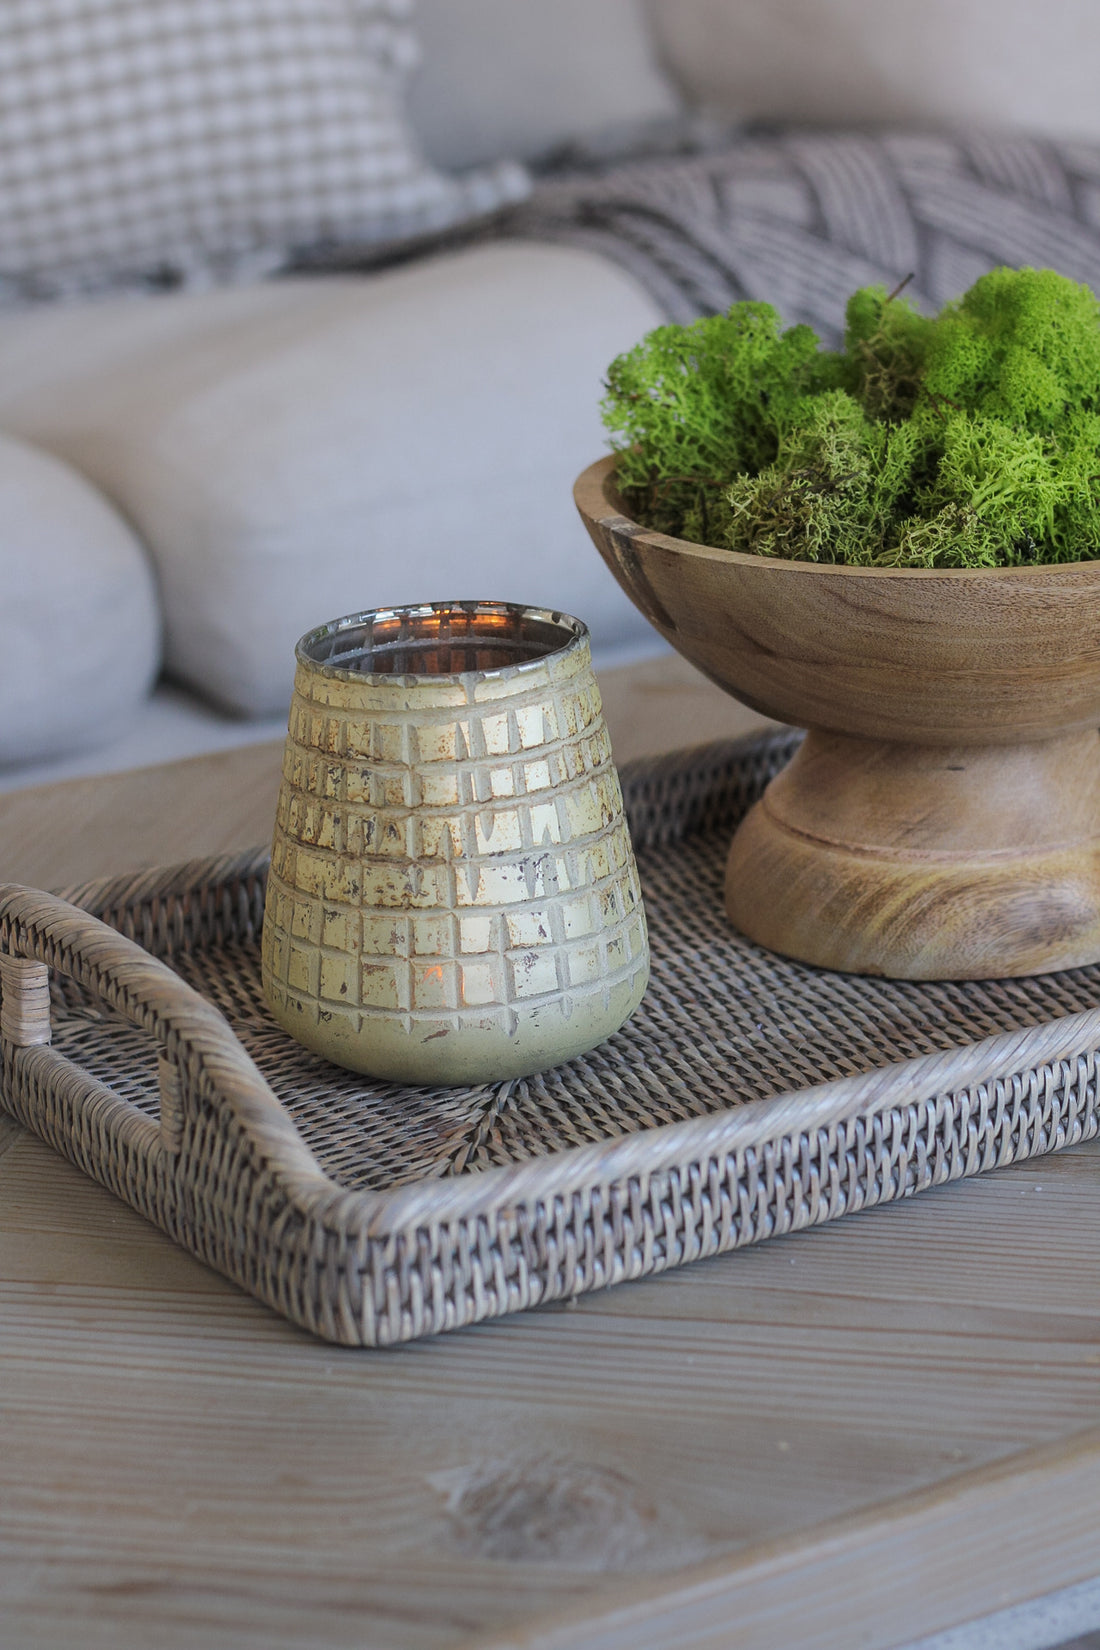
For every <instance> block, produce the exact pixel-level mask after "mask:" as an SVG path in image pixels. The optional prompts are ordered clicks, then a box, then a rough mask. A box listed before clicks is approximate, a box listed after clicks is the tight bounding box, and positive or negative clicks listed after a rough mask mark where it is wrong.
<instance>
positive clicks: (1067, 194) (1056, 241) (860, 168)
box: [502, 132, 1100, 346]
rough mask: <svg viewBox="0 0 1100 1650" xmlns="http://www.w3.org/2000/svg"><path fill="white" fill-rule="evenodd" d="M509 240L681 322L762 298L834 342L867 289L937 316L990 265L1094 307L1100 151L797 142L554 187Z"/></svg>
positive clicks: (517, 221)
mask: <svg viewBox="0 0 1100 1650" xmlns="http://www.w3.org/2000/svg"><path fill="white" fill-rule="evenodd" d="M502 227H503V232H504V233H506V234H508V235H519V236H523V237H524V238H533V239H536V240H548V239H549V240H554V241H564V242H567V243H569V244H570V245H572V246H583V247H590V248H592V249H593V250H594V251H596V252H600V253H602V254H603V255H604V256H605V257H608V258H611V259H613V260H614V261H615V262H617V263H619V264H621V265H623V267H624V268H626V269H627V270H629V271H630V273H631V274H632V275H634V276H635V277H636V279H637V280H638V281H639V282H640V283H641V284H642V285H643V286H644V287H646V288H647V289H648V290H649V292H651V293H652V295H653V297H654V298H655V299H656V300H657V302H658V303H659V304H660V305H661V307H662V309H663V310H664V311H665V313H666V314H667V315H668V317H669V319H670V320H675V321H688V320H691V319H693V318H694V317H695V316H698V315H705V314H715V313H717V312H719V311H722V310H725V309H727V308H728V307H729V305H730V304H731V303H734V302H735V301H736V300H738V299H741V298H764V299H767V300H768V301H769V302H771V303H773V304H775V306H776V308H777V309H778V310H779V311H780V313H781V314H782V316H783V318H784V320H785V321H786V322H787V323H788V324H791V323H794V322H796V321H806V322H808V323H809V324H810V326H812V327H813V328H814V330H815V331H816V332H817V333H818V335H819V336H820V337H821V338H822V339H823V340H824V341H825V342H826V343H828V344H829V345H832V346H835V345H836V344H837V343H838V342H839V337H840V332H841V329H842V327H843V317H844V304H845V300H846V299H847V298H848V296H849V294H850V293H851V292H853V291H854V290H855V288H856V287H861V286H868V285H871V284H873V283H878V284H881V285H884V286H886V287H887V288H888V289H891V288H893V287H895V286H897V284H898V283H899V281H901V280H903V279H904V278H905V277H906V276H907V275H912V277H913V279H912V280H911V282H910V283H909V286H908V289H907V291H908V293H909V294H910V295H911V297H912V298H913V299H914V300H915V302H916V303H917V305H918V307H920V308H921V309H924V310H926V311H932V310H935V309H938V308H939V307H940V305H941V304H943V303H944V302H945V301H946V300H947V299H949V298H955V297H958V296H959V294H960V293H962V292H964V291H965V290H966V288H967V287H968V286H970V284H971V283H972V282H973V281H974V280H975V279H976V278H977V277H978V276H979V275H981V274H983V273H984V272H985V271H986V270H988V269H991V268H992V267H993V266H994V265H996V264H1011V265H1015V266H1021V265H1031V266H1032V267H1035V268H1040V269H1042V268H1049V269H1057V270H1059V271H1060V272H1061V273H1062V274H1063V275H1068V276H1070V277H1071V278H1072V279H1073V280H1075V281H1084V282H1086V283H1087V284H1088V285H1089V286H1090V287H1092V288H1093V290H1094V291H1096V292H1098V293H1100V147H1094V146H1092V145H1089V144H1083V143H1058V144H1054V143H1045V142H1038V141H1035V140H1032V139H1029V138H1021V137H1018V136H1004V135H993V134H989V135H975V134H970V133H968V134H966V135H964V136H961V137H954V138H953V137H944V136H923V135H922V136H915V135H913V134H912V133H889V132H887V133H878V134H875V135H869V134H827V135H822V134H820V133H806V132H788V133H781V134H778V135H775V136H768V137H745V138H741V139H740V140H737V141H735V142H734V143H732V144H731V146H730V147H729V148H727V149H724V150H722V151H721V152H719V153H714V154H705V155H693V156H688V157H686V158H678V159H672V160H649V161H638V162H634V163H632V164H629V165H626V166H618V167H616V168H614V169H610V170H605V171H601V172H593V173H579V174H574V175H572V176H568V177H557V178H552V179H547V180H544V181H543V182H542V183H541V184H540V185H539V186H538V187H537V188H536V190H535V192H534V194H533V195H532V196H531V198H530V200H529V201H528V202H527V203H526V204H525V205H524V206H522V207H520V208H519V209H517V210H516V211H514V212H512V213H511V214H509V217H508V219H507V220H506V222H505V224H504V225H503V226H502Z"/></svg>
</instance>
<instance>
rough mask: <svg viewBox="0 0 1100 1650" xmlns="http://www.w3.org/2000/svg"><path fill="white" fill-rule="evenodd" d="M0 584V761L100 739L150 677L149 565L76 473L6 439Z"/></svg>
mask: <svg viewBox="0 0 1100 1650" xmlns="http://www.w3.org/2000/svg"><path fill="white" fill-rule="evenodd" d="M0 588H2V589H3V592H4V599H3V601H2V602H0V706H2V707H3V716H2V717H0V763H8V762H33V761H46V760H47V759H48V758H50V757H55V756H63V755H66V754H67V753H68V752H70V751H75V750H80V749H86V748H87V747H89V746H92V745H99V744H105V743H106V742H107V741H108V740H110V739H111V738H112V737H114V735H116V734H117V733H118V731H119V729H120V728H121V726H122V725H123V724H124V722H125V721H126V720H127V719H128V718H129V717H130V716H132V715H133V714H134V712H135V711H136V710H137V708H138V706H139V705H140V704H141V702H142V700H143V699H144V698H145V695H146V694H147V693H148V691H149V689H150V687H151V685H152V679H153V677H154V675H155V674H156V669H157V664H158V660H159V651H160V648H159V643H160V625H159V620H158V616H157V605H156V591H155V589H154V583H153V576H152V572H151V570H150V567H149V564H148V561H147V559H146V557H145V554H144V552H143V550H142V548H141V545H140V544H139V543H138V541H137V539H136V538H135V537H134V535H133V533H132V531H131V530H130V528H129V527H127V525H126V523H125V522H124V521H123V520H122V519H121V518H120V516H119V515H118V514H117V512H116V511H115V510H113V509H112V508H111V506H110V505H109V504H108V503H107V501H106V500H105V499H104V498H102V497H101V496H100V495H99V494H98V493H97V492H96V490H95V489H94V488H93V487H91V486H89V484H88V482H87V481H85V480H84V478H83V477H82V476H79V475H77V474H76V472H75V471H73V470H71V469H70V468H69V466H68V465H67V464H63V463H61V462H60V460H58V459H56V458H53V457H51V455H50V454H49V453H44V452H39V451H38V450H36V449H35V448H34V447H31V446H28V445H27V444H26V443H25V442H22V441H16V440H13V439H12V438H11V437H0Z"/></svg>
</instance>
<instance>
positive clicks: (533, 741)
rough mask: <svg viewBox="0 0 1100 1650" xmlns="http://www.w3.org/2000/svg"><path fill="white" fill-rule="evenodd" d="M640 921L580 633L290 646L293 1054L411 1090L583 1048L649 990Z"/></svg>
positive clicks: (344, 629)
mask: <svg viewBox="0 0 1100 1650" xmlns="http://www.w3.org/2000/svg"><path fill="white" fill-rule="evenodd" d="M648 975H649V951H648V945H647V941H646V929H645V917H644V914H643V911H642V902H641V894H640V891H639V887H638V875H637V870H636V867H635V864H634V856H633V853H632V851H631V847H630V838H629V835H628V831H627V825H626V820H625V818H624V817H623V811H622V796H621V793H620V790H619V781H618V776H617V774H616V772H615V769H614V767H613V765H612V761H611V747H610V742H609V740H608V735H607V728H606V726H605V724H604V719H603V709H602V705H601V702H600V692H599V688H598V686H597V684H596V679H595V676H594V675H593V673H592V663H591V656H590V652H589V643H588V632H587V630H586V628H585V626H584V625H583V624H581V623H580V622H579V621H578V620H577V619H572V618H569V617H568V616H567V615H566V614H562V613H555V612H551V611H549V610H546V609H541V608H532V607H517V606H514V605H512V604H509V603H505V602H440V603H432V604H428V605H424V606H417V607H404V608H386V609H380V610H378V611H377V612H374V613H359V614H353V615H351V616H350V617H348V618H345V619H337V620H336V621H335V622H333V623H332V624H327V625H323V626H322V627H321V628H320V629H318V630H314V631H312V632H311V633H310V634H309V635H308V636H305V637H303V639H302V641H301V642H299V644H298V650H297V673H296V676H295V684H294V696H293V699H292V702H291V708H290V724H289V732H288V736H287V744H286V754H285V759H284V766H283V783H282V789H281V792H280V796H279V805H278V812H277V816H276V823H275V836H274V843H273V846H272V856H271V874H270V881H269V884H268V893H267V905H266V911H265V917H264V933H263V979H264V990H265V992H266V995H267V999H268V1002H269V1004H270V1006H271V1010H272V1013H273V1014H274V1015H275V1017H276V1019H277V1020H278V1021H279V1023H280V1024H281V1025H282V1026H284V1027H285V1029H286V1030H287V1031H289V1032H290V1033H291V1035H292V1036H294V1037H296V1038H297V1039H298V1041H299V1042H301V1043H304V1044H305V1045H306V1046H307V1047H308V1048H311V1049H314V1050H316V1051H317V1052H318V1053H319V1054H322V1055H324V1056H326V1057H327V1058H328V1059H330V1060H334V1061H335V1062H336V1063H337V1064H339V1065H342V1066H349V1067H351V1068H352V1069H353V1070H357V1071H364V1072H369V1073H371V1074H372V1075H374V1076H376V1077H383V1078H392V1079H395V1080H400V1081H404V1082H412V1083H477V1082H491V1081H493V1080H494V1079H501V1078H507V1077H518V1076H523V1075H525V1074H527V1073H529V1072H533V1071H539V1070H541V1069H543V1068H545V1067H547V1066H551V1065H556V1064H557V1063H558V1062H559V1061H561V1060H566V1059H569V1058H571V1057H572V1056H573V1055H577V1054H582V1053H584V1052H585V1051H586V1050H588V1049H591V1048H594V1047H595V1046H596V1044H597V1043H600V1042H602V1041H603V1040H604V1039H605V1038H606V1037H608V1036H610V1035H611V1033H612V1032H614V1031H617V1030H618V1028H619V1027H620V1026H621V1025H622V1024H623V1022H624V1020H626V1019H627V1017H628V1016H629V1015H630V1014H632V1013H633V1011H634V1009H635V1008H636V1007H637V1006H638V1004H639V1002H640V1001H641V999H642V995H643V993H644V991H645V987H646V982H647V979H648Z"/></svg>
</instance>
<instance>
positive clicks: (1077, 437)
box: [603, 269, 1100, 567]
mask: <svg viewBox="0 0 1100 1650" xmlns="http://www.w3.org/2000/svg"><path fill="white" fill-rule="evenodd" d="M603 416H604V422H605V424H606V425H607V428H608V429H609V430H610V432H611V436H612V446H613V447H614V449H615V451H616V454H617V470H618V480H619V487H620V490H621V491H622V493H623V496H624V498H625V499H626V500H627V501H628V503H629V505H630V506H631V508H632V509H633V511H634V512H635V514H636V515H637V516H638V519H639V520H641V521H642V522H644V523H645V524H646V525H647V526H650V527H655V528H657V529H659V530H660V531H662V532H666V533H671V534H674V535H676V536H677V537H680V538H686V539H691V540H693V541H695V542H696V543H699V544H710V545H715V546H717V547H718V548H721V549H728V550H742V551H748V552H751V553H753V554H755V555H761V556H781V557H784V558H787V559H789V560H797V561H817V562H838V563H846V564H849V565H852V566H863V567H1012V566H1018V565H1020V564H1023V563H1029V562H1059V561H1080V560H1083V559H1090V558H1092V557H1094V556H1097V555H1100V304H1098V303H1097V300H1096V299H1095V298H1094V297H1093V295H1092V293H1091V292H1090V291H1089V290H1088V288H1087V287H1083V286H1078V285H1076V284H1075V283H1074V282H1073V281H1069V280H1066V279H1065V277H1064V276H1061V275H1057V274H1055V273H1054V271H1053V270H1049V269H1043V270H1036V269H1021V270H1011V269H995V270H993V271H992V273H990V274H989V275H983V276H982V277H981V279H980V280H978V281H976V282H975V283H974V285H973V286H972V287H971V288H970V290H969V292H967V293H966V294H965V296H964V297H963V298H961V299H960V300H959V301H958V302H957V303H954V304H948V305H947V306H946V307H945V308H944V309H943V310H941V312H940V314H939V315H937V316H936V317H934V318H932V319H929V318H927V317H925V316H922V315H919V314H918V313H917V312H916V311H915V310H914V309H913V307H912V306H911V304H910V303H909V302H908V300H907V299H906V298H905V297H904V296H903V295H902V293H901V292H900V290H899V291H895V292H893V293H889V294H888V293H887V292H886V290H885V288H882V287H868V288H865V289H864V290H862V291H860V292H857V293H855V294H854V295H853V297H852V298H851V299H850V300H849V302H848V309H847V326H846V330H845V337H844V348H843V350H839V351H835V352H834V351H827V350H822V349H821V348H820V347H819V342H818V339H817V336H816V334H815V333H814V332H813V331H812V330H811V329H810V328H809V327H806V326H797V327H791V328H789V329H788V330H787V331H785V332H784V331H782V330H781V329H780V322H779V317H778V315H777V314H776V312H775V310H774V309H773V308H772V307H771V305H770V304H761V303H742V304H734V306H733V308H732V309H731V310H730V311H729V314H728V315H719V316H713V317H710V318H709V319H706V320H702V321H695V322H693V323H692V324H691V325H690V326H664V327H658V328H657V329H656V331H654V332H651V333H650V334H649V335H648V336H647V337H646V338H644V339H643V340H642V342H641V343H640V344H638V345H637V346H636V347H635V348H634V349H632V350H630V351H628V353H627V354H625V355H621V356H619V357H618V359H617V360H616V361H614V362H612V364H611V368H610V370H609V373H608V380H607V395H606V397H605V399H604V403H603Z"/></svg>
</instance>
